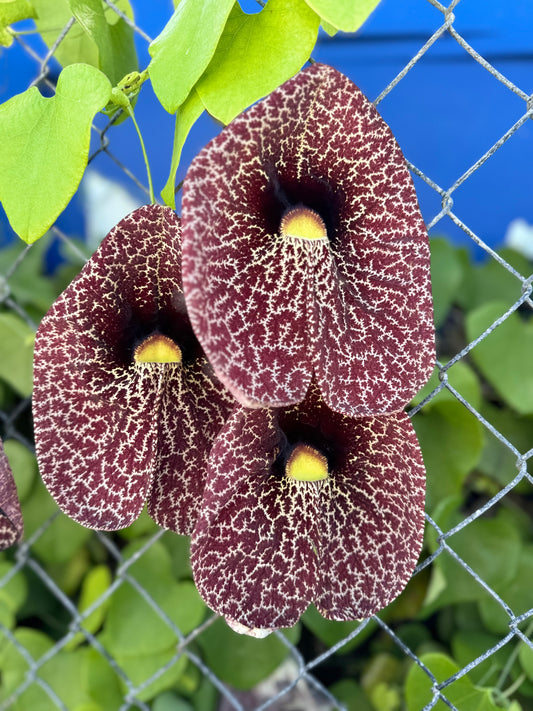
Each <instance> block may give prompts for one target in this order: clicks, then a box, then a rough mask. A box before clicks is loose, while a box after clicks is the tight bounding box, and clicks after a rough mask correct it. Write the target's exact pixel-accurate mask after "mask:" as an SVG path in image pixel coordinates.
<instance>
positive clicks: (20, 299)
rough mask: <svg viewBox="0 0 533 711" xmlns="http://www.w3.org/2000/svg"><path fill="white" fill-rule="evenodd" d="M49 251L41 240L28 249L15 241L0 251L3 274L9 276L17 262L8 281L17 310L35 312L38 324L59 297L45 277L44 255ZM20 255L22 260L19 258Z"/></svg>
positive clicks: (47, 245)
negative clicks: (22, 309) (15, 264)
mask: <svg viewBox="0 0 533 711" xmlns="http://www.w3.org/2000/svg"><path fill="white" fill-rule="evenodd" d="M48 247H49V244H48V240H47V239H46V238H43V239H40V240H39V241H38V242H36V243H35V244H34V245H32V247H31V249H28V246H27V245H25V244H23V243H22V242H19V241H17V242H14V243H13V244H12V245H10V246H9V247H6V248H4V249H1V250H0V273H2V274H5V273H6V272H8V271H9V270H10V269H11V266H12V265H13V264H14V263H15V262H16V261H17V260H18V259H20V261H19V262H18V264H17V268H16V269H15V271H14V272H13V273H12V274H11V275H10V277H9V289H10V291H11V293H12V295H13V296H14V297H15V299H16V301H17V303H18V304H19V305H20V306H23V307H25V309H26V310H27V311H28V312H29V313H31V311H32V310H33V311H34V312H36V318H35V320H36V321H40V320H41V318H42V317H43V316H44V314H45V313H46V312H47V311H48V309H49V308H50V306H51V305H52V302H53V301H54V299H55V298H56V297H57V296H58V293H59V292H58V291H57V290H56V289H55V288H54V285H53V283H52V280H51V279H50V277H47V276H45V274H44V259H45V252H46V250H47V249H48ZM23 252H24V257H21V255H22V253H23ZM28 307H29V308H28ZM33 307H34V308H33Z"/></svg>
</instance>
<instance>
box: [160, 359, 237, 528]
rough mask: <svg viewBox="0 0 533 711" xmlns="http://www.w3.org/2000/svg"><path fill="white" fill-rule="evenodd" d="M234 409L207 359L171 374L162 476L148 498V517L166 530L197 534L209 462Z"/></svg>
mask: <svg viewBox="0 0 533 711" xmlns="http://www.w3.org/2000/svg"><path fill="white" fill-rule="evenodd" d="M234 404H235V400H234V399H233V397H232V396H231V395H230V394H229V393H228V392H227V391H226V389H225V388H224V387H223V386H222V385H221V384H220V383H219V382H218V381H217V380H216V379H215V378H214V375H213V372H212V369H211V366H210V365H209V363H208V362H207V359H206V358H205V357H197V358H196V359H195V360H194V361H192V362H190V363H186V364H184V366H183V368H182V369H181V371H180V372H178V371H174V372H171V373H170V374H169V378H168V380H167V382H166V385H165V388H164V390H163V393H162V397H161V402H160V405H159V417H160V426H159V433H158V440H159V441H158V447H157V453H158V462H157V466H156V472H157V475H156V476H155V477H154V479H153V482H152V486H151V490H150V493H149V496H148V513H149V514H150V516H151V517H152V518H153V519H154V521H155V522H156V523H158V524H159V525H160V526H162V527H163V528H167V529H169V530H171V531H174V532H176V533H181V534H187V535H189V534H191V533H192V531H193V528H194V525H195V523H196V518H197V516H198V510H199V507H200V504H201V501H202V497H203V493H204V487H205V480H206V476H207V457H208V454H209V452H210V450H211V447H212V445H213V441H214V439H215V437H216V435H217V434H218V433H219V431H220V429H221V428H222V426H223V424H224V422H225V421H226V419H227V418H228V416H229V414H230V412H231V410H232V408H233V406H234Z"/></svg>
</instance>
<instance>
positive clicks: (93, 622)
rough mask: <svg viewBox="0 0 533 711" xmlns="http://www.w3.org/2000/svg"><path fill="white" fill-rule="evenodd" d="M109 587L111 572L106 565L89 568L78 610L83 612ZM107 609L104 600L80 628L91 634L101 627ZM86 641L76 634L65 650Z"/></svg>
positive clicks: (79, 633) (83, 637)
mask: <svg viewBox="0 0 533 711" xmlns="http://www.w3.org/2000/svg"><path fill="white" fill-rule="evenodd" d="M110 585H111V571H110V570H109V568H108V567H107V565H97V566H95V567H94V568H91V569H90V570H89V572H88V573H87V575H86V576H85V578H84V580H83V583H82V587H81V594H80V601H79V604H78V609H79V611H80V612H84V611H85V610H87V609H88V608H89V607H91V605H93V604H94V603H95V602H96V601H97V600H98V598H99V597H100V596H101V595H103V594H104V593H105V592H106V590H107V589H108V588H109V587H110ZM108 608H109V598H106V599H105V600H103V601H102V603H101V604H100V605H99V606H98V607H97V608H96V609H95V610H93V612H91V614H90V615H88V616H87V617H86V618H85V619H84V620H83V622H82V626H83V628H84V629H85V630H87V631H88V632H92V633H93V634H94V633H95V632H96V631H97V630H98V629H99V628H100V627H101V626H102V623H103V621H104V619H105V616H106V613H107V610H108ZM85 639H86V637H85V635H84V634H83V632H78V633H77V634H76V635H74V637H73V638H72V639H70V640H69V642H68V643H67V644H66V645H65V649H68V650H69V651H70V650H72V649H74V648H75V647H77V646H78V645H79V644H81V643H82V642H84V641H85Z"/></svg>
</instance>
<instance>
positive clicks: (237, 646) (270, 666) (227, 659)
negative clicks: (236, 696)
mask: <svg viewBox="0 0 533 711" xmlns="http://www.w3.org/2000/svg"><path fill="white" fill-rule="evenodd" d="M283 634H285V636H286V637H287V639H289V640H290V641H291V642H293V643H296V642H297V641H298V639H299V637H300V627H299V625H295V626H294V627H291V628H290V629H287V630H284V631H283ZM198 643H199V645H200V647H201V648H202V651H203V655H204V660H205V662H206V664H207V666H208V667H210V669H211V670H212V671H213V672H214V673H215V674H216V675H217V676H218V677H219V678H220V679H222V681H226V682H227V683H228V684H231V685H232V686H234V687H236V688H237V689H252V688H253V687H254V686H255V685H256V684H258V683H259V682H260V681H261V680H262V679H265V678H266V677H267V676H269V675H270V674H272V672H273V671H274V670H275V669H277V667H278V666H279V665H280V664H281V663H282V661H283V660H284V659H285V657H286V656H287V654H288V653H289V649H288V647H287V646H286V645H285V644H283V642H281V641H280V640H279V639H278V638H277V636H276V635H275V634H271V635H269V636H268V637H265V638H264V639H254V638H253V637H248V636H246V635H241V634H237V632H233V630H231V629H230V628H229V627H228V625H227V624H226V622H225V621H224V620H223V619H222V618H220V619H218V620H216V621H215V622H214V623H213V624H212V625H210V626H209V627H207V629H205V630H204V631H203V632H202V634H201V635H200V637H198Z"/></svg>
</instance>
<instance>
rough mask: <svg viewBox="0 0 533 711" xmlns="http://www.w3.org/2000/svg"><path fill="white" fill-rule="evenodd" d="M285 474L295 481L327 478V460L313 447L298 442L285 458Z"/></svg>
mask: <svg viewBox="0 0 533 711" xmlns="http://www.w3.org/2000/svg"><path fill="white" fill-rule="evenodd" d="M285 474H286V475H287V476H288V477H289V478H290V479H296V480H297V481H321V480H322V479H327V478H328V460H327V459H326V457H325V456H324V455H323V454H321V453H320V452H319V451H318V450H316V449H315V448H314V447H310V446H309V445H308V444H298V445H296V447H295V448H294V449H293V450H292V452H291V455H290V457H289V458H288V460H287V464H286V465H285Z"/></svg>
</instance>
